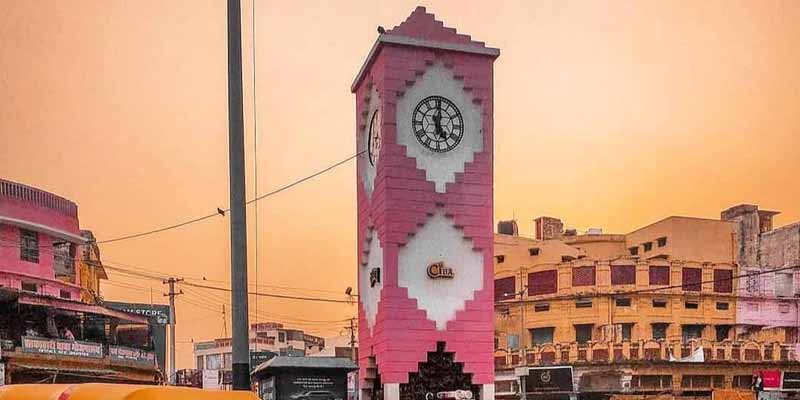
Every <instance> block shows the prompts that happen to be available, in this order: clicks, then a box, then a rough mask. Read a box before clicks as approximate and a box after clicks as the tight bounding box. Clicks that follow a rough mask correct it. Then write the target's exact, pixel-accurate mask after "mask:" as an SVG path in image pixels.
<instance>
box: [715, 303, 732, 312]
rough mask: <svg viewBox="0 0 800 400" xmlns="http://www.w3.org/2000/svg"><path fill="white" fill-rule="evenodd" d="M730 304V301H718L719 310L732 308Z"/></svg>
mask: <svg viewBox="0 0 800 400" xmlns="http://www.w3.org/2000/svg"><path fill="white" fill-rule="evenodd" d="M730 306H731V305H730V304H728V303H726V302H724V301H718V302H717V310H720V311H724V310H727V309H729V308H730Z"/></svg>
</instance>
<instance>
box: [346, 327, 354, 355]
mask: <svg viewBox="0 0 800 400" xmlns="http://www.w3.org/2000/svg"><path fill="white" fill-rule="evenodd" d="M355 323H356V319H355V318H350V326H349V327H347V328H346V329H348V330H349V331H350V359H351V360H353V361H356V326H355Z"/></svg>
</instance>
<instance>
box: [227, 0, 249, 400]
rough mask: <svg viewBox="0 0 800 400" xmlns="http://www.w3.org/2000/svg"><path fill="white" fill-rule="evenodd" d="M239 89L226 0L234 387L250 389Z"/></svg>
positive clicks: (234, 31) (233, 17) (238, 29)
mask: <svg viewBox="0 0 800 400" xmlns="http://www.w3.org/2000/svg"><path fill="white" fill-rule="evenodd" d="M242 92H243V89H242V7H241V2H240V0H228V161H229V171H230V199H231V203H230V204H231V214H230V215H231V317H232V320H233V322H232V324H231V328H232V342H233V390H250V333H249V331H248V326H247V325H248V319H247V316H248V310H247V300H248V299H247V218H246V215H245V179H244V178H245V177H244V103H243V101H244V98H243V94H242Z"/></svg>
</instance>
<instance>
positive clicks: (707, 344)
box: [495, 206, 800, 397]
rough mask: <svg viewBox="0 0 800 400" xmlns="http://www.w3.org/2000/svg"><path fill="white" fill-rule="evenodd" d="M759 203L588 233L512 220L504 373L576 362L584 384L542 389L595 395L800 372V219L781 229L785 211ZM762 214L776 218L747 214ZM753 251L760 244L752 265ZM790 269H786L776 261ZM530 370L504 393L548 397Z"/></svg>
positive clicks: (500, 266)
mask: <svg viewBox="0 0 800 400" xmlns="http://www.w3.org/2000/svg"><path fill="white" fill-rule="evenodd" d="M748 207H753V206H740V207H734V208H733V209H731V210H739V211H731V210H728V211H726V212H723V218H722V219H720V220H711V219H701V218H687V217H669V218H666V219H663V220H661V221H658V222H655V223H653V224H651V225H648V226H645V227H643V228H641V229H638V230H636V231H633V232H630V233H628V234H624V235H615V234H603V233H602V232H601V231H600V230H598V229H593V230H590V231H589V232H588V233H587V234H577V232H575V231H574V230H564V229H563V224H562V223H561V221H560V220H558V219H555V218H549V217H542V218H538V219H537V220H536V236H535V237H534V238H526V237H522V236H520V235H519V234H518V230H517V228H516V223H515V222H513V221H507V222H501V223H500V224H499V226H498V232H499V233H498V234H497V235H496V236H495V299H496V306H495V311H496V323H495V329H496V337H495V348H496V351H495V357H496V358H495V362H496V368H497V370H498V371H499V372H498V376H503V375H506V376H508V375H510V374H509V373H508V371H510V370H511V369H513V368H518V369H517V370H516V371H517V373H516V375H519V376H527V375H528V373H529V372H530V371H534V372H536V373H539V371H542V370H540V369H537V368H540V367H543V366H570V367H572V368H571V369H572V379H573V382H572V385H568V386H571V387H561V388H556V387H550V388H547V389H546V390H545V389H542V388H541V387H540V388H539V389H542V392H539V393H538V394H543V393H544V392H546V391H550V392H551V393H550V395H552V392H556V393H560V395H562V396H565V397H566V396H567V395H570V393H572V396H575V393H578V392H580V393H581V396H584V397H591V396H592V395H593V394H596V395H600V394H603V395H606V394H608V393H640V394H641V393H651V394H652V393H656V392H663V391H668V392H673V393H680V392H683V393H690V392H691V393H694V394H698V393H699V394H705V393H707V392H709V391H710V390H712V389H713V388H723V387H727V388H730V387H733V388H749V387H750V385H751V380H752V376H753V374H754V373H759V371H774V370H783V371H790V372H793V371H800V364H798V363H797V362H796V360H797V354H798V350H799V349H798V345H797V343H796V342H797V327H798V312H797V302H798V300H797V299H795V298H794V291H795V288H796V287H797V285H795V284H794V282H800V279H798V278H800V276H799V275H798V274H797V272H795V269H794V268H795V267H798V266H800V263H798V258H797V257H796V255H795V254H796V253H797V252H798V248H799V247H800V240H798V238H800V236H799V234H798V232H800V228H799V224H795V225H791V226H789V227H786V228H781V229H778V230H775V231H774V232H773V231H772V229H771V220H770V221H769V222H764V221H763V219H764V218H768V217H771V215H773V213H769V212H761V213H759V212H758V211H757V208H755V209H751V208H748ZM747 213H750V214H747ZM753 213H754V214H755V217H756V218H762V220H761V224H760V225H759V224H756V225H755V226H756V227H757V230H756V232H753V231H752V229H749V227H751V226H753V223H752V221H750V222H748V223H745V222H743V221H742V220H743V219H745V217H746V218H752V217H753ZM737 218H738V219H737ZM756 222H758V219H757V220H756ZM756 235H757V238H756ZM775 237H781V239H780V242H779V243H776V242H777V241H778V239H774V238H775ZM745 245H750V246H757V249H758V250H756V251H754V250H752V249H742V247H744V246H745ZM744 254H748V255H749V254H754V256H753V261H752V262H751V263H747V264H744V265H747V266H748V267H747V268H745V267H744V266H743V263H742V257H743V255H744ZM778 254H780V256H778ZM776 260H777V261H776ZM776 268H782V269H783V270H781V271H780V272H769V273H765V271H774V270H775V269H776ZM752 272H758V273H759V274H758V275H756V274H752ZM743 273H749V274H751V275H749V276H747V277H740V275H742V274H743ZM700 360H703V361H704V362H698V361H700ZM519 367H522V368H521V369H520V368H519ZM531 368H533V369H531ZM504 370H506V373H503V371H504ZM545 371H546V370H545ZM511 375H513V374H511ZM548 379H549V378H548ZM533 380H535V379H533V378H532V379H531V381H533ZM524 382H525V381H523V385H520V384H519V382H513V381H512V380H509V379H506V382H503V385H500V383H499V382H498V390H497V392H498V395H501V394H505V395H512V394H514V393H513V392H517V393H519V392H523V391H527V392H532V393H534V395H535V393H536V392H537V388H536V387H535V386H536V385H529V387H528V390H525V386H524ZM540 383H541V382H540ZM501 386H502V387H501ZM506 386H508V387H507V388H506ZM504 388H505V389H504ZM569 389H571V390H569ZM504 390H505V391H504Z"/></svg>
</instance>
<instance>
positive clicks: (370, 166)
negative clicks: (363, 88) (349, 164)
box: [361, 87, 383, 196]
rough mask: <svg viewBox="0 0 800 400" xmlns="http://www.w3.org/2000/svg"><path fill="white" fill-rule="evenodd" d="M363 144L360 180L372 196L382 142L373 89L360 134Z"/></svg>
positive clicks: (376, 95) (377, 98)
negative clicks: (363, 160)
mask: <svg viewBox="0 0 800 400" xmlns="http://www.w3.org/2000/svg"><path fill="white" fill-rule="evenodd" d="M362 140H363V143H364V148H363V149H362V150H363V151H364V158H365V161H366V162H364V163H362V164H363V167H362V168H361V179H362V180H363V181H364V189H365V191H366V192H367V195H370V196H371V195H372V189H374V187H375V174H376V169H377V167H378V161H379V158H380V154H381V144H382V141H383V137H382V130H381V109H380V99H379V97H378V90H377V88H375V87H373V88H372V90H371V92H370V97H369V104H368V105H367V115H366V124H365V126H364V132H363V133H362Z"/></svg>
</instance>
